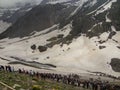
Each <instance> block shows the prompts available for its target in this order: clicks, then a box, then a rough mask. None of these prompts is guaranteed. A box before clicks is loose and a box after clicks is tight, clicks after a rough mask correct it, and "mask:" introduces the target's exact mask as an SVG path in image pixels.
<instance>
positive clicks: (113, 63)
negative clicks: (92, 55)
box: [110, 58, 120, 72]
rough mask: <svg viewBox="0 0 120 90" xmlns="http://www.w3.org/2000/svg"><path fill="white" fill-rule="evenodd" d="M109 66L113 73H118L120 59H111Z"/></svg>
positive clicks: (119, 70)
mask: <svg viewBox="0 0 120 90" xmlns="http://www.w3.org/2000/svg"><path fill="white" fill-rule="evenodd" d="M110 65H111V67H112V69H113V70H114V71H115V72H120V59H119V58H112V59H111V63H110Z"/></svg>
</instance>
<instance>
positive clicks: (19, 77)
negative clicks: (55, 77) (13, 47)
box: [0, 71, 87, 90]
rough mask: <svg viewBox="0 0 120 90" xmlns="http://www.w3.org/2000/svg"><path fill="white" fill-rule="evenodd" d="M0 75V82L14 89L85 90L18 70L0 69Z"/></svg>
mask: <svg viewBox="0 0 120 90" xmlns="http://www.w3.org/2000/svg"><path fill="white" fill-rule="evenodd" d="M0 77H1V78H0V81H1V82H3V83H5V84H7V85H9V86H11V87H15V89H16V90H20V89H23V90H28V89H30V90H87V89H82V88H80V87H74V86H71V85H66V84H63V83H57V82H55V81H51V80H41V79H38V78H37V77H31V76H29V75H26V74H19V73H18V72H5V71H0ZM1 87H2V86H1V85H0V88H1Z"/></svg>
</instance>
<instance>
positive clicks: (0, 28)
mask: <svg viewBox="0 0 120 90" xmlns="http://www.w3.org/2000/svg"><path fill="white" fill-rule="evenodd" d="M10 25H11V23H7V22H4V21H2V20H1V21H0V33H2V32H4V31H5V30H6V29H7V28H8V27H9V26H10Z"/></svg>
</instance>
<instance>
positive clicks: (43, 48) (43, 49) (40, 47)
mask: <svg viewBox="0 0 120 90" xmlns="http://www.w3.org/2000/svg"><path fill="white" fill-rule="evenodd" d="M38 49H39V51H40V52H44V51H46V50H47V47H45V46H39V47H38Z"/></svg>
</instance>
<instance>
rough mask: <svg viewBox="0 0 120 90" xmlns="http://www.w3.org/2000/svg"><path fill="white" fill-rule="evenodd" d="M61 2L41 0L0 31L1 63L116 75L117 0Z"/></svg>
mask: <svg viewBox="0 0 120 90" xmlns="http://www.w3.org/2000/svg"><path fill="white" fill-rule="evenodd" d="M62 1H63V2H62ZM62 1H60V0H57V1H51V2H48V0H45V1H44V2H41V4H40V5H38V6H35V7H34V8H32V9H31V10H30V11H28V12H26V14H25V15H23V16H21V17H20V18H19V19H17V20H16V22H15V23H14V24H13V25H11V26H10V27H9V28H8V29H7V30H6V31H4V32H3V33H1V34H0V39H1V40H0V63H2V64H3V65H7V64H9V65H12V66H15V68H19V67H23V68H25V69H38V70H41V71H44V70H50V71H48V72H61V73H76V74H79V73H82V74H91V72H101V73H106V74H110V75H113V76H117V77H119V76H120V70H119V67H120V61H119V60H120V17H119V15H120V12H119V11H120V1H119V0H75V1H73V0H62Z"/></svg>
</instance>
